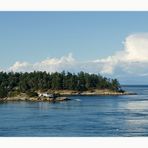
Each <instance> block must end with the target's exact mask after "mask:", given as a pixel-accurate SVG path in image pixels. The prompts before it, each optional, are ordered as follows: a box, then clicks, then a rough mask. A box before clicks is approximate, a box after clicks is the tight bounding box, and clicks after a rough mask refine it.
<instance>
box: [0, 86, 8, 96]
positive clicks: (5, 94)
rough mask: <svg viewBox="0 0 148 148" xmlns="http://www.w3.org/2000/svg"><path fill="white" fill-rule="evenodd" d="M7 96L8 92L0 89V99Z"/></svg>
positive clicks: (2, 88)
mask: <svg viewBox="0 0 148 148" xmlns="http://www.w3.org/2000/svg"><path fill="white" fill-rule="evenodd" d="M7 95H8V91H7V89H6V88H4V87H0V98H5V97H7Z"/></svg>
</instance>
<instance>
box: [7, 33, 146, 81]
mask: <svg viewBox="0 0 148 148" xmlns="http://www.w3.org/2000/svg"><path fill="white" fill-rule="evenodd" d="M34 70H35V71H47V72H56V71H58V72H61V71H63V70H65V71H71V72H79V71H81V70H82V71H86V72H89V73H101V74H104V75H110V76H118V77H121V78H124V77H132V76H133V75H134V76H138V77H145V76H148V33H137V34H132V35H129V36H128V37H127V38H126V39H125V41H124V48H123V49H121V50H119V51H118V52H116V53H115V54H114V55H111V56H109V57H106V58H99V59H94V60H92V61H83V62H80V61H77V60H76V59H75V58H74V57H73V55H72V53H70V54H68V55H66V56H63V57H61V58H47V59H45V60H43V61H40V62H36V63H28V62H20V61H17V62H16V63H14V64H13V65H12V66H11V67H10V68H8V69H7V71H14V72H25V71H27V72H31V71H34Z"/></svg>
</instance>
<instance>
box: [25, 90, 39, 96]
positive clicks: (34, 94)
mask: <svg viewBox="0 0 148 148" xmlns="http://www.w3.org/2000/svg"><path fill="white" fill-rule="evenodd" d="M27 95H28V97H37V96H38V94H37V93H36V92H32V91H28V92H27Z"/></svg>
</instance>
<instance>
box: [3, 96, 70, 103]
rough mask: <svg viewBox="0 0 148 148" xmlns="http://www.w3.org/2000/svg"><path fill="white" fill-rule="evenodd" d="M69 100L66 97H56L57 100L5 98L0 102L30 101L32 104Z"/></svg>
mask: <svg viewBox="0 0 148 148" xmlns="http://www.w3.org/2000/svg"><path fill="white" fill-rule="evenodd" d="M68 100H70V99H69V98H68V97H62V96H61V97H57V98H45V97H42V98H41V97H22V96H17V97H7V98H1V99H0V101H6V102H7V101H32V102H45V101H47V102H59V101H68Z"/></svg>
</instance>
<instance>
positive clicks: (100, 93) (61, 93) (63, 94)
mask: <svg viewBox="0 0 148 148" xmlns="http://www.w3.org/2000/svg"><path fill="white" fill-rule="evenodd" d="M54 93H59V97H56V98H48V97H28V96H26V94H23V95H18V96H15V97H6V98H0V101H3V102H7V101H32V102H60V101H68V100H71V99H70V98H69V97H70V96H119V95H137V94H136V93H133V92H113V91H107V90H106V91H105V90H104V91H93V92H90V91H85V92H72V91H55V92H54Z"/></svg>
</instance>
